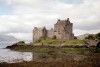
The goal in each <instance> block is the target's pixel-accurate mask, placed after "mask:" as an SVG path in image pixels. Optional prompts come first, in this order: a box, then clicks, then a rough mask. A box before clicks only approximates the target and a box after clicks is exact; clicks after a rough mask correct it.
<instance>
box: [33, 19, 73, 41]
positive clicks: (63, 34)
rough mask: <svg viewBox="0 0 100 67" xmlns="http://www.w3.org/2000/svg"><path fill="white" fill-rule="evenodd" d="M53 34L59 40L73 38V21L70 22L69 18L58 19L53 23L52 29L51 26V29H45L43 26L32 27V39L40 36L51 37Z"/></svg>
mask: <svg viewBox="0 0 100 67" xmlns="http://www.w3.org/2000/svg"><path fill="white" fill-rule="evenodd" d="M54 36H55V37H56V39H59V40H73V39H74V34H73V23H71V22H70V20H69V18H67V19H66V20H60V19H58V21H57V23H56V24H54V29H53V28H51V30H47V29H46V28H45V27H43V28H37V27H34V29H33V41H37V40H39V39H40V38H41V37H45V38H47V37H48V38H53V37H54Z"/></svg>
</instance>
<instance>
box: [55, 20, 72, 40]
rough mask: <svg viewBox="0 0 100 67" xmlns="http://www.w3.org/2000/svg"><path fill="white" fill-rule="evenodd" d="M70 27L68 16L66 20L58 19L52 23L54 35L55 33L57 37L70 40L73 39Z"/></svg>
mask: <svg viewBox="0 0 100 67" xmlns="http://www.w3.org/2000/svg"><path fill="white" fill-rule="evenodd" d="M72 27H73V24H72V23H70V20H69V18H67V20H60V19H58V21H57V23H56V24H55V25H54V35H56V37H57V39H61V40H71V39H73V33H72Z"/></svg>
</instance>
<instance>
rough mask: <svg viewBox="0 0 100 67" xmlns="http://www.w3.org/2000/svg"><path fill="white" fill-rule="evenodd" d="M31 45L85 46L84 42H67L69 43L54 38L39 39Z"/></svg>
mask: <svg viewBox="0 0 100 67" xmlns="http://www.w3.org/2000/svg"><path fill="white" fill-rule="evenodd" d="M33 44H53V45H56V44H69V45H70V44H71V45H75V44H86V43H85V41H84V40H69V41H63V40H58V39H56V37H55V36H54V37H53V38H52V39H50V38H43V37H41V38H40V39H39V40H37V41H36V42H33Z"/></svg>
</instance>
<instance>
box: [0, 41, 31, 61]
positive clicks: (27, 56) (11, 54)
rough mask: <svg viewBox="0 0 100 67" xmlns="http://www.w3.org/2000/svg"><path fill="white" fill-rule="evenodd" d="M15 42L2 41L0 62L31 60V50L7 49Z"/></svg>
mask: <svg viewBox="0 0 100 67" xmlns="http://www.w3.org/2000/svg"><path fill="white" fill-rule="evenodd" d="M13 43H15V42H0V63H1V62H7V63H16V62H21V61H31V60H32V53H31V52H17V51H11V50H10V49H5V48H6V47H7V46H8V45H12V44H13Z"/></svg>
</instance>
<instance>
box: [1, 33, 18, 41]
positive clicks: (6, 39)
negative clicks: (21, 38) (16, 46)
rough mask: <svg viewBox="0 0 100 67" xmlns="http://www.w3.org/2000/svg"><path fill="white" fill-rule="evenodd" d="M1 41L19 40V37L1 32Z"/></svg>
mask: <svg viewBox="0 0 100 67" xmlns="http://www.w3.org/2000/svg"><path fill="white" fill-rule="evenodd" d="M0 41H18V39H16V38H15V37H13V36H8V35H2V34H0Z"/></svg>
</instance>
